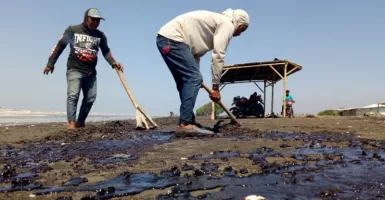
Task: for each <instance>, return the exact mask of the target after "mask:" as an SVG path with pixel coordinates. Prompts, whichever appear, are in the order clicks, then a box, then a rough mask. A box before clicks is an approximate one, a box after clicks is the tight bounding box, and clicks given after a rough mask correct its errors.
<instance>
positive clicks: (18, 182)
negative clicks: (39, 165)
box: [0, 173, 43, 192]
mask: <svg viewBox="0 0 385 200" xmlns="http://www.w3.org/2000/svg"><path fill="white" fill-rule="evenodd" d="M37 177H38V175H37V174H34V173H20V174H17V175H15V176H13V177H12V178H10V182H11V186H7V187H0V192H16V191H30V190H35V189H39V188H41V187H43V184H42V183H41V182H40V181H36V180H35V179H36V178H37Z"/></svg>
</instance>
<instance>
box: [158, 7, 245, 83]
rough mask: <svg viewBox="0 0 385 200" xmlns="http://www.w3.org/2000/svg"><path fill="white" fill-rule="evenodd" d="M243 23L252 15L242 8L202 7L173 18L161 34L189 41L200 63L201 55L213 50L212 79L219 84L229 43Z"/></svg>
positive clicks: (180, 40)
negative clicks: (217, 11) (210, 8)
mask: <svg viewBox="0 0 385 200" xmlns="http://www.w3.org/2000/svg"><path fill="white" fill-rule="evenodd" d="M242 24H246V25H248V24H249V16H248V14H247V13H246V12H245V11H243V10H240V9H237V10H232V9H227V10H226V11H224V12H223V13H215V12H210V11H204V10H199V11H193V12H188V13H185V14H182V15H180V16H178V17H176V18H174V19H173V20H171V21H170V22H168V23H167V24H166V25H164V26H163V27H162V28H161V29H160V31H159V32H158V34H159V35H162V36H164V37H166V38H169V39H171V40H175V41H178V42H183V43H185V44H187V45H188V46H189V47H190V50H191V53H192V54H193V56H194V57H195V60H196V61H197V62H198V64H199V61H200V57H202V56H204V55H205V54H206V53H207V52H208V51H211V50H213V53H212V63H211V71H212V83H213V84H219V83H220V78H221V75H222V68H223V66H224V61H225V55H226V50H227V46H228V44H229V42H230V40H231V38H232V37H233V34H234V31H235V30H236V29H237V28H238V26H239V25H242Z"/></svg>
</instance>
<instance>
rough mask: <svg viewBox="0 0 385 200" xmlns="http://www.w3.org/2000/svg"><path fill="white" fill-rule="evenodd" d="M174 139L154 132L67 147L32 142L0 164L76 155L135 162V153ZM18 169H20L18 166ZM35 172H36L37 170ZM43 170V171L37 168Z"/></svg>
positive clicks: (97, 160) (101, 160)
mask: <svg viewBox="0 0 385 200" xmlns="http://www.w3.org/2000/svg"><path fill="white" fill-rule="evenodd" d="M174 138H175V135H174V134H173V133H161V132H160V133H154V134H149V135H140V136H135V135H134V136H130V139H124V140H102V141H87V142H86V141H81V142H73V143H69V144H65V145H62V144H58V143H44V144H40V143H35V144H29V145H25V146H24V147H21V148H19V149H18V150H17V151H16V150H15V153H14V154H12V155H7V156H0V162H1V163H18V162H19V161H26V160H28V161H31V163H38V162H40V161H45V162H49V163H53V162H57V161H60V160H64V161H70V160H71V159H74V158H75V157H77V156H80V157H83V158H88V159H90V160H91V161H92V162H94V163H99V164H104V163H109V162H119V161H120V162H125V161H130V160H135V159H136V158H137V154H139V152H140V151H142V150H143V149H145V148H146V147H151V146H153V145H155V144H163V143H168V142H170V141H171V140H172V139H174ZM119 153H125V154H127V153H128V154H129V156H128V157H127V158H124V159H123V158H121V159H120V158H116V157H114V155H116V154H119ZM20 167H21V166H20ZM38 170H39V169H36V171H38ZM40 170H47V169H44V168H43V169H40Z"/></svg>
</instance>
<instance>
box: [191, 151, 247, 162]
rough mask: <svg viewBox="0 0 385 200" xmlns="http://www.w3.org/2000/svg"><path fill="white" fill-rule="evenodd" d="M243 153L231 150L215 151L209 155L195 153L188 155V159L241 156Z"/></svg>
mask: <svg viewBox="0 0 385 200" xmlns="http://www.w3.org/2000/svg"><path fill="white" fill-rule="evenodd" d="M240 156H241V154H240V153H239V152H231V151H215V152H213V153H212V154H209V155H202V154H198V155H193V156H190V157H188V158H187V159H188V160H206V159H216V158H231V157H240Z"/></svg>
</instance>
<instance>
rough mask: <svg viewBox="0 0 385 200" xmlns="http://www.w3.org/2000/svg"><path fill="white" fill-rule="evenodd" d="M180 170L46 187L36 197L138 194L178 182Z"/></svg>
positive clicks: (125, 174)
mask: <svg viewBox="0 0 385 200" xmlns="http://www.w3.org/2000/svg"><path fill="white" fill-rule="evenodd" d="M179 175H180V170H178V169H177V168H174V169H173V170H168V171H163V172H161V173H160V175H156V174H154V173H137V174H131V173H123V174H121V175H119V176H117V177H116V178H114V179H111V180H106V181H102V182H99V183H96V184H94V185H83V186H79V187H46V188H44V189H43V190H39V191H37V192H36V193H35V194H36V195H44V194H49V193H57V192H75V191H97V193H96V196H95V197H92V198H95V199H110V198H113V197H121V196H129V195H135V194H139V193H141V192H143V191H145V190H150V189H164V188H167V187H170V186H173V185H176V184H177V183H179V182H180V177H179ZM88 198H91V197H88Z"/></svg>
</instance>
